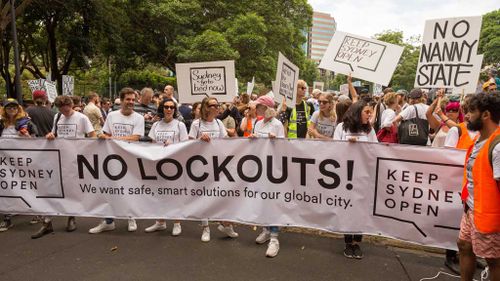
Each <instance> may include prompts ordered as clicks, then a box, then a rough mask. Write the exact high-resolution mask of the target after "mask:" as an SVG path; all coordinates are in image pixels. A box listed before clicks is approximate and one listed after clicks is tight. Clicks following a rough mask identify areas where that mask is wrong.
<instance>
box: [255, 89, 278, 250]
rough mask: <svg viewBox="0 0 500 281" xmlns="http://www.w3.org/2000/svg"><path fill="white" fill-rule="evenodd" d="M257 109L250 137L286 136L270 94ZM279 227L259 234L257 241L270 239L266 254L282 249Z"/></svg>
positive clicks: (263, 241) (257, 101) (269, 228)
mask: <svg viewBox="0 0 500 281" xmlns="http://www.w3.org/2000/svg"><path fill="white" fill-rule="evenodd" d="M255 103H256V111H257V120H258V121H257V122H256V123H255V126H254V128H253V130H252V134H251V135H250V136H249V137H250V138H270V139H275V138H285V128H284V127H283V124H282V123H281V122H280V121H279V120H278V119H276V118H275V116H276V111H275V110H274V100H273V99H272V98H271V97H269V96H261V97H259V98H257V100H256V101H255ZM278 233H279V227H277V226H269V227H264V229H263V230H262V232H261V233H260V234H259V236H257V238H256V239H255V242H256V243H257V244H264V243H266V242H267V241H269V244H268V246H267V251H266V256H267V257H270V258H274V257H275V256H277V255H278V252H279V250H280V243H279V241H278Z"/></svg>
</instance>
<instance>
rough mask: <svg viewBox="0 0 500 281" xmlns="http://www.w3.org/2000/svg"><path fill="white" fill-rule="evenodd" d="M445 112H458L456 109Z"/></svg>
mask: <svg viewBox="0 0 500 281" xmlns="http://www.w3.org/2000/svg"><path fill="white" fill-rule="evenodd" d="M446 112H450V113H457V112H458V109H449V110H447V111H446Z"/></svg>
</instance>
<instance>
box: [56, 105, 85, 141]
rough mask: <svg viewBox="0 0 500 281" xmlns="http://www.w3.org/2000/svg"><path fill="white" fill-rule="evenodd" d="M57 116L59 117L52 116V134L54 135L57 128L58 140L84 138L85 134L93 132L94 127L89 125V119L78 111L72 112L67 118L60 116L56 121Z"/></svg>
mask: <svg viewBox="0 0 500 281" xmlns="http://www.w3.org/2000/svg"><path fill="white" fill-rule="evenodd" d="M57 116H59V114H56V115H54V125H53V127H52V133H54V134H55V131H56V129H55V128H56V126H57V137H58V138H84V137H85V134H88V133H92V132H93V131H94V127H93V126H92V123H90V120H89V118H88V117H87V116H86V115H85V114H82V113H80V112H78V111H73V113H72V114H71V115H70V116H69V117H66V116H64V114H61V115H60V117H59V120H57ZM56 120H57V124H56Z"/></svg>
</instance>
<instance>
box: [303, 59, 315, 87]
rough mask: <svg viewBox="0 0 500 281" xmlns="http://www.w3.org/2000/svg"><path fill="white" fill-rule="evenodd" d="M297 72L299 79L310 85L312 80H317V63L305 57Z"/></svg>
mask: <svg viewBox="0 0 500 281" xmlns="http://www.w3.org/2000/svg"><path fill="white" fill-rule="evenodd" d="M299 74H300V77H301V79H303V80H304V81H306V82H307V84H308V85H309V86H311V87H312V85H313V82H314V81H318V78H319V70H318V64H317V63H316V62H315V61H313V60H310V59H306V60H305V61H304V65H303V67H302V68H301V70H300V73H299Z"/></svg>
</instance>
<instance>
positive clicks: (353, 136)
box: [346, 134, 368, 141]
mask: <svg viewBox="0 0 500 281" xmlns="http://www.w3.org/2000/svg"><path fill="white" fill-rule="evenodd" d="M346 137H347V138H346V139H347V140H349V139H356V140H357V141H368V136H367V135H365V134H347V135H346Z"/></svg>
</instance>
